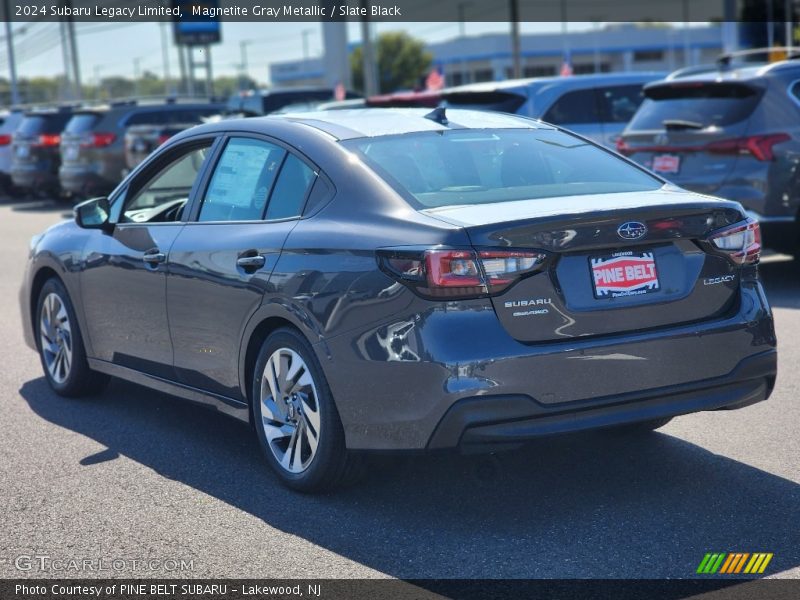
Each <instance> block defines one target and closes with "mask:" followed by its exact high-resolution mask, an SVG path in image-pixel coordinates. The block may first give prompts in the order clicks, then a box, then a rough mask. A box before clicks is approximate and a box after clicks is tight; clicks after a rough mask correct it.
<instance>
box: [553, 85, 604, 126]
mask: <svg viewBox="0 0 800 600" xmlns="http://www.w3.org/2000/svg"><path fill="white" fill-rule="evenodd" d="M542 120H543V121H546V122H547V123H552V124H553V125H579V124H585V123H599V122H600V115H599V113H598V110H597V99H596V97H595V91H594V90H591V89H590V90H574V91H572V92H567V93H566V94H564V95H562V96H561V97H560V98H559V99H558V100H556V101H555V103H553V105H552V106H551V107H550V108H549V109H548V111H547V112H546V113H545V115H544V117H543V118H542Z"/></svg>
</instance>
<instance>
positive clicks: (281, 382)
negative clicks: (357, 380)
mask: <svg viewBox="0 0 800 600" xmlns="http://www.w3.org/2000/svg"><path fill="white" fill-rule="evenodd" d="M252 398H253V416H254V421H255V428H256V433H257V435H258V440H259V442H260V444H261V448H262V450H263V451H264V454H265V456H266V458H267V461H268V462H269V464H270V466H271V467H272V468H273V470H274V471H275V472H276V473H277V474H278V476H279V477H280V478H281V480H282V481H283V483H285V484H286V485H287V486H289V487H291V488H294V489H296V490H299V491H303V492H320V491H324V490H328V489H331V488H334V487H337V486H339V485H341V484H342V483H345V482H346V481H349V480H352V479H354V478H355V477H356V476H357V474H358V472H360V464H359V463H360V461H359V460H358V457H356V456H354V455H352V454H351V453H349V452H348V451H347V448H346V447H345V440H344V430H343V428H342V423H341V420H340V419H339V414H338V412H337V410H336V406H335V404H334V401H333V396H332V395H331V391H330V389H329V388H328V382H327V381H326V379H325V375H324V374H323V372H322V368H321V367H320V365H319V362H318V361H317V358H316V356H315V355H314V351H313V350H312V348H311V346H310V344H309V343H308V342H307V341H306V339H305V338H304V337H303V336H302V335H301V334H300V333H299V332H297V331H296V330H294V329H288V328H286V329H279V330H278V331H276V332H274V333H273V334H272V335H270V336H269V337H268V338H267V340H266V341H265V342H264V345H263V346H262V347H261V352H260V353H259V355H258V359H257V360H256V367H255V371H254V376H253V388H252Z"/></svg>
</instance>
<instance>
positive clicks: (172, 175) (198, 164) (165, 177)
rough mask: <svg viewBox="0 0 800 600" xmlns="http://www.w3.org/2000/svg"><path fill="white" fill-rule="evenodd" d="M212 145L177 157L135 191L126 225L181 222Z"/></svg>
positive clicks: (127, 207) (124, 212)
mask: <svg viewBox="0 0 800 600" xmlns="http://www.w3.org/2000/svg"><path fill="white" fill-rule="evenodd" d="M210 147H211V141H210V140H209V141H208V142H207V143H205V144H203V145H202V146H197V145H195V146H193V147H192V148H191V149H190V150H188V151H186V152H184V153H181V154H180V155H179V156H177V157H174V158H173V160H172V161H170V162H169V163H168V164H167V165H166V166H165V167H164V168H163V169H161V170H159V171H158V172H157V173H156V174H155V175H153V176H152V177H151V178H150V179H149V180H148V181H147V182H146V183H144V184H143V185H141V186H137V185H136V184H135V183H134V185H133V188H135V191H133V193H132V194H131V195H130V197H128V198H126V200H125V205H124V207H123V209H122V215H121V217H120V221H121V222H123V223H153V222H170V221H179V220H180V219H181V217H182V216H183V208H184V206H185V205H186V203H187V202H188V201H189V195H190V194H191V191H192V186H194V183H195V180H196V179H197V177H198V175H199V174H200V172H201V170H202V167H203V162H204V161H205V159H206V156H207V155H208V153H209V150H210Z"/></svg>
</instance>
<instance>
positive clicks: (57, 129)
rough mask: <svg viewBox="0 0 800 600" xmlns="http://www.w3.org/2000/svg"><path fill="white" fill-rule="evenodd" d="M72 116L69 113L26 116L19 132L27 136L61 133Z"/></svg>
mask: <svg viewBox="0 0 800 600" xmlns="http://www.w3.org/2000/svg"><path fill="white" fill-rule="evenodd" d="M71 116H72V115H70V114H69V113H64V114H52V115H26V116H25V118H24V119H22V122H21V123H20V124H19V128H18V129H17V132H18V133H20V134H22V135H26V136H27V135H38V134H40V133H61V132H62V131H63V130H64V127H65V126H66V124H67V121H68V120H69V119H70V117H71Z"/></svg>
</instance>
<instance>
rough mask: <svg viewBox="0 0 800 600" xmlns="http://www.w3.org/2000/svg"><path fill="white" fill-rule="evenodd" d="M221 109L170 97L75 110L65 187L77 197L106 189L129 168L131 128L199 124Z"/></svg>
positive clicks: (65, 152) (65, 146)
mask: <svg viewBox="0 0 800 600" xmlns="http://www.w3.org/2000/svg"><path fill="white" fill-rule="evenodd" d="M223 108H224V106H223V105H222V104H219V103H215V102H209V101H207V100H204V101H203V100H199V99H177V100H176V99H166V100H145V101H135V100H132V101H121V102H115V103H112V104H110V105H105V106H96V107H91V108H83V109H80V110H77V111H75V114H74V116H73V117H72V119H70V121H69V123H68V124H67V127H66V129H65V130H64V133H63V136H62V139H61V158H62V165H61V169H60V171H59V180H60V182H61V187H62V188H63V189H64V190H65V191H67V192H69V193H72V194H75V195H77V196H87V195H92V194H103V193H108V192H110V191H111V190H112V189H114V188H115V187H116V186H117V184H118V183H119V182H120V181H121V180H122V178H123V176H124V174H125V173H126V172H127V170H128V166H127V164H126V158H125V139H124V138H125V131H126V130H127V129H128V128H129V127H134V126H137V125H174V124H184V123H187V122H189V123H200V122H201V120H202V118H203V117H207V116H211V115H215V114H218V113H219V112H221V111H222V110H223Z"/></svg>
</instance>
